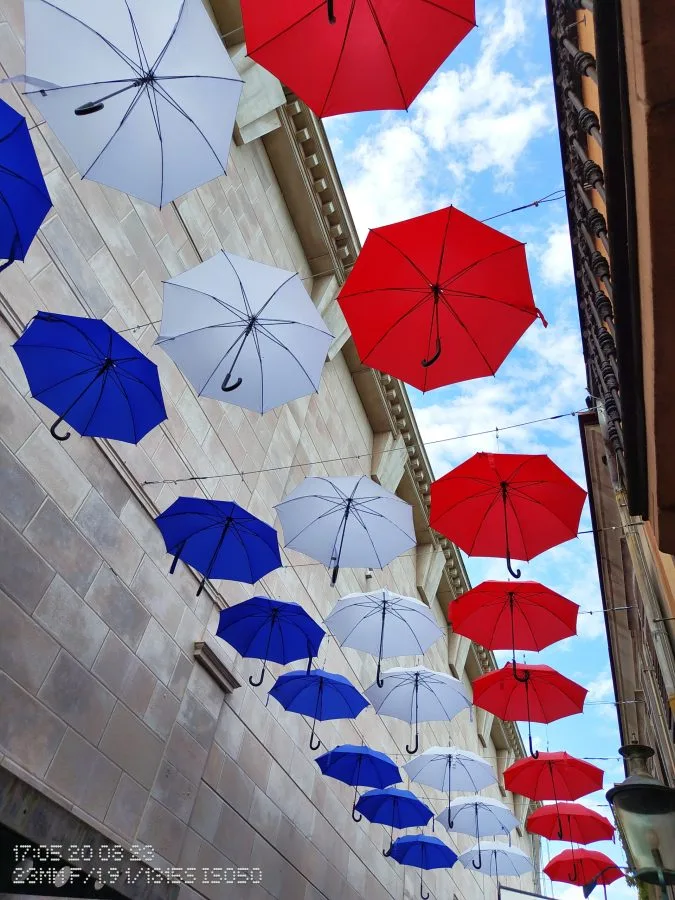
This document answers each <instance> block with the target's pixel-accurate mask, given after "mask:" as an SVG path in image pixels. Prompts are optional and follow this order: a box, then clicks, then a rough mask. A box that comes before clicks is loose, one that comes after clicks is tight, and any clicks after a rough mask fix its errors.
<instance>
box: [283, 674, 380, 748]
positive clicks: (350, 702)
mask: <svg viewBox="0 0 675 900" xmlns="http://www.w3.org/2000/svg"><path fill="white" fill-rule="evenodd" d="M269 695H270V697H274V698H275V700H278V701H279V703H281V705H282V706H283V707H284V709H287V710H288V711H289V712H294V713H299V714H300V715H303V716H311V718H312V733H311V734H310V737H309V746H310V749H311V750H318V749H319V747H320V746H321V741H320V740H319V739H318V738H317V742H316V744H315V743H314V737H315V734H314V730H315V728H316V723H317V722H325V721H326V720H327V719H355V718H356V717H357V716H358V714H359V713H360V712H362V711H363V710H364V709H365V708H366V706H368V701H367V700H366V699H365V698H364V697H363V695H362V694H360V693H359V691H357V689H356V688H355V687H354V685H353V684H352V683H351V681H349V680H348V679H347V678H345V677H344V675H336V674H334V673H332V672H326V671H324V670H323V669H314V670H312V671H311V672H310V671H307V672H305V671H304V670H302V671H300V672H288V673H287V674H286V675H280V676H279V678H277V680H276V682H275V684H274V686H273V687H272V688H271V690H270V692H269Z"/></svg>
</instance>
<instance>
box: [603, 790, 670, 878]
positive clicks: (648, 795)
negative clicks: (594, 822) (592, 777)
mask: <svg viewBox="0 0 675 900" xmlns="http://www.w3.org/2000/svg"><path fill="white" fill-rule="evenodd" d="M607 799H608V800H609V802H610V803H611V805H612V807H613V809H614V816H615V818H616V822H617V825H618V826H619V829H620V830H621V833H622V835H623V837H624V839H625V841H626V844H627V848H628V851H629V854H630V857H631V861H632V863H633V867H634V869H635V874H636V875H637V877H638V878H639V879H640V880H641V881H646V882H647V883H648V884H661V883H662V880H663V881H664V882H665V883H666V884H675V789H674V788H669V787H666V786H665V785H664V784H661V783H660V782H658V781H656V780H655V779H652V778H643V777H641V776H632V777H629V778H627V779H626V781H624V782H623V783H622V784H618V785H616V786H615V787H614V788H612V789H611V790H610V791H608V793H607Z"/></svg>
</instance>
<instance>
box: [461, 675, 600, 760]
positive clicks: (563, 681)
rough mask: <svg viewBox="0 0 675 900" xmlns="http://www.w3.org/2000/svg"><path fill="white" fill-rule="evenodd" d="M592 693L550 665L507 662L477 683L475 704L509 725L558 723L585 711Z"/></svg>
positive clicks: (483, 676)
mask: <svg viewBox="0 0 675 900" xmlns="http://www.w3.org/2000/svg"><path fill="white" fill-rule="evenodd" d="M587 693H588V691H587V690H586V688H585V687H582V686H581V685H580V684H577V683H576V681H572V680H571V679H569V678H566V677H565V676H564V675H561V674H560V672H557V671H556V670H555V669H552V668H551V667H550V666H531V665H529V664H518V663H507V664H506V665H505V666H504V667H503V668H501V669H495V671H493V672H487V673H486V674H485V675H480V676H479V677H478V678H476V680H475V681H474V682H473V702H474V704H475V705H476V706H479V707H480V708H481V709H486V710H487V711H488V712H491V713H493V715H495V716H497V718H499V719H505V720H506V721H507V722H517V721H526V722H527V727H528V735H529V740H530V753H531V754H532V756H534V757H535V758H536V756H537V753H535V751H534V750H533V749H532V733H531V729H530V723H531V722H543V723H548V722H555V721H557V720H558V719H564V718H565V717H566V716H574V715H576V714H577V713H581V712H583V709H584V701H585V699H586V694H587Z"/></svg>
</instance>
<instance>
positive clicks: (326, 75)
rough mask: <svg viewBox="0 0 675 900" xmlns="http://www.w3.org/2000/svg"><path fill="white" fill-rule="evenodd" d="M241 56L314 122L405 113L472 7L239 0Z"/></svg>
mask: <svg viewBox="0 0 675 900" xmlns="http://www.w3.org/2000/svg"><path fill="white" fill-rule="evenodd" d="M241 11H242V16H243V20H244V32H245V35H246V46H247V48H248V55H249V56H250V57H252V58H253V59H254V60H255V61H256V62H258V63H260V65H261V66H264V68H266V69H267V70H268V71H269V72H271V73H272V74H273V75H276V77H277V78H278V79H279V80H280V81H281V82H283V84H285V85H286V86H287V87H289V88H290V89H291V90H292V91H294V92H295V93H296V94H297V95H298V97H300V98H301V99H302V100H304V102H305V103H306V104H307V106H309V107H310V109H312V110H313V111H314V112H315V113H316V114H317V116H335V115H337V114H338V113H348V112H358V111H360V110H367V109H407V108H408V107H409V106H410V104H411V103H412V101H413V100H414V99H415V97H416V96H417V95H418V94H419V92H420V91H421V90H422V88H423V87H424V85H425V84H426V83H427V81H428V80H429V79H430V78H431V76H432V75H433V74H434V72H435V71H436V69H438V67H439V66H440V65H441V63H443V62H444V60H445V59H446V58H447V57H448V56H449V55H450V53H452V51H453V50H454V49H455V47H456V46H457V45H458V44H459V43H460V41H462V40H463V39H464V38H465V37H466V35H467V34H468V33H469V32H470V31H471V29H472V28H473V27H474V26H475V24H476V17H475V3H474V0H433V2H432V0H396V2H392V0H279V2H276V3H275V2H273V0H267V2H264V0H242V4H241Z"/></svg>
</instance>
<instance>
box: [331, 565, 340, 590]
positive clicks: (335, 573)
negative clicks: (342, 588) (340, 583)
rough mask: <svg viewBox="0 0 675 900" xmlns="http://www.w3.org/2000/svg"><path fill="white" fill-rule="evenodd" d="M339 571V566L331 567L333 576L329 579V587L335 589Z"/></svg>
mask: <svg viewBox="0 0 675 900" xmlns="http://www.w3.org/2000/svg"><path fill="white" fill-rule="evenodd" d="M339 571H340V566H334V567H333V574H332V576H331V579H330V586H331V587H335V582H336V581H337V577H338V572H339Z"/></svg>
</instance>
